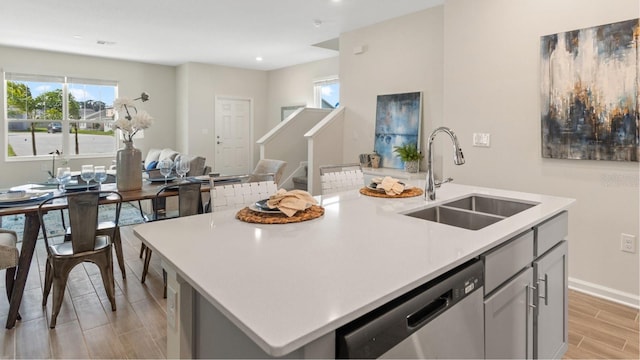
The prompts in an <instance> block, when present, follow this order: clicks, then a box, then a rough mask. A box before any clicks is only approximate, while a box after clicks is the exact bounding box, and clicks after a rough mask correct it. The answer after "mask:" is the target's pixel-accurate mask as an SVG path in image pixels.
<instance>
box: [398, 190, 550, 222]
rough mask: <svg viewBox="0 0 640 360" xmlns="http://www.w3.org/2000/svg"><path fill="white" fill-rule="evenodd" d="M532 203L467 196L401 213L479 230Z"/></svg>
mask: <svg viewBox="0 0 640 360" xmlns="http://www.w3.org/2000/svg"><path fill="white" fill-rule="evenodd" d="M536 205H538V203H535V202H523V201H520V200H514V199H499V198H492V197H487V196H481V195H471V196H468V197H466V198H462V199H458V200H454V201H450V202H447V203H444V204H442V205H440V206H433V207H428V208H423V209H418V210H414V211H410V212H407V213H404V215H406V216H411V217H414V218H418V219H422V220H427V221H433V222H437V223H440V224H446V225H450V226H455V227H459V228H463V229H468V230H480V229H482V228H484V227H487V226H489V225H491V224H495V223H497V222H498V221H500V220H502V219H505V218H507V217H509V216H512V215H515V214H517V213H519V212H521V211H524V210H526V209H529V208H531V207H533V206H536Z"/></svg>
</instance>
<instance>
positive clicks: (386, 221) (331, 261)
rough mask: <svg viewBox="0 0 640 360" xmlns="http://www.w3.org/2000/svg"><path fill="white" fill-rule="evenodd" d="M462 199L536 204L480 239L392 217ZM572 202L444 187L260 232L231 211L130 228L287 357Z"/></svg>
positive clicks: (344, 204) (336, 204)
mask: <svg viewBox="0 0 640 360" xmlns="http://www.w3.org/2000/svg"><path fill="white" fill-rule="evenodd" d="M469 194H487V195H491V196H498V197H506V198H514V199H521V200H526V201H532V202H539V203H540V204H539V205H537V206H534V207H532V208H530V209H527V210H525V211H523V212H521V213H519V214H516V215H513V216H511V217H509V218H507V219H504V220H502V221H499V222H497V223H495V224H493V225H490V226H488V227H485V228H483V229H480V230H477V231H471V230H465V229H461V228H456V227H451V226H448V225H443V224H438V223H434V222H430V221H424V220H420V219H415V218H412V217H408V216H404V215H401V214H399V213H400V212H405V211H407V210H410V209H414V208H419V207H425V206H431V205H433V204H436V203H441V202H444V201H448V200H451V199H457V198H462V197H464V196H466V195H469ZM572 203H573V200H572V199H567V198H560V197H554V196H545V195H537V194H529V193H521V192H513V191H505V190H496V189H488V188H480V187H473V186H465V185H459V184H445V185H443V186H442V187H441V188H439V189H438V190H437V200H435V201H430V202H429V201H426V200H425V199H424V196H419V197H414V198H406V199H384V198H374V197H368V196H364V195H361V194H359V193H358V192H357V191H351V192H348V193H341V194H340V195H339V196H327V197H325V198H324V199H322V201H321V205H322V206H323V207H324V208H325V214H324V216H323V217H321V218H318V219H315V220H311V221H306V222H301V223H295V224H284V225H261V224H250V223H245V222H241V221H239V220H236V219H235V214H236V210H228V211H221V212H216V213H212V214H203V215H197V216H190V217H184V218H179V219H174V220H166V221H160V222H154V223H148V224H144V225H139V226H136V227H135V228H134V232H135V234H136V235H137V236H138V237H139V238H141V239H142V240H143V241H144V242H145V243H146V244H147V245H148V246H150V247H151V248H152V249H153V251H154V252H155V253H159V254H161V256H162V257H163V258H164V260H165V261H166V262H167V263H168V264H171V266H173V267H174V268H175V269H176V270H177V272H178V273H179V274H180V276H181V277H183V278H185V279H186V280H187V281H188V282H189V283H190V285H191V286H193V287H194V288H195V289H196V290H197V291H198V292H199V293H200V294H202V296H203V297H205V298H206V299H207V300H208V301H210V302H211V303H212V304H213V305H214V306H215V307H216V308H217V309H218V310H219V311H221V312H222V313H223V314H225V315H226V316H227V317H228V318H229V319H230V320H231V321H232V322H233V323H234V324H235V325H236V326H238V327H239V328H240V329H242V331H244V332H245V334H246V335H247V336H249V337H250V338H251V339H252V340H253V341H255V342H256V343H257V344H258V345H259V346H260V347H261V348H262V349H263V350H264V351H265V352H267V353H268V354H271V355H274V356H281V355H284V354H287V353H289V352H291V351H293V350H295V349H297V348H300V347H302V346H304V345H305V344H307V343H309V342H311V341H313V340H315V339H317V338H319V337H320V336H322V335H324V334H327V333H329V332H331V331H333V330H335V329H336V328H338V327H340V326H342V325H344V324H346V323H348V322H350V321H351V320H354V319H356V318H357V317H359V316H361V315H363V314H365V313H367V312H368V311H370V310H372V309H375V308H376V307H378V306H380V305H382V304H384V303H386V302H387V301H389V300H391V299H393V298H395V297H397V296H399V295H401V294H403V293H405V292H407V291H408V290H411V289H413V288H415V287H416V286H418V285H420V284H423V283H425V282H427V281H429V280H431V279H433V278H435V277H436V276H438V275H440V274H442V273H444V272H446V271H448V270H450V269H452V268H454V267H456V266H457V265H460V264H462V263H464V262H465V261H467V260H469V259H471V258H473V257H476V256H478V255H480V254H482V253H483V252H485V251H486V250H489V249H491V248H493V247H495V246H496V245H498V244H500V243H501V242H503V241H505V240H508V239H509V238H511V237H513V236H514V235H516V234H518V233H520V232H522V231H524V230H525V229H528V228H531V227H532V226H533V225H534V224H536V223H538V222H540V221H541V220H544V219H547V218H550V217H552V216H553V215H555V214H557V213H559V212H560V211H562V210H565V209H567V208H568V207H569V206H570V205H571V204H572Z"/></svg>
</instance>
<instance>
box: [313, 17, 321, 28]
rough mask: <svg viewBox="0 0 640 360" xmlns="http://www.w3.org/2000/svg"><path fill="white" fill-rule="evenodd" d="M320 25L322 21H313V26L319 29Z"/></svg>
mask: <svg viewBox="0 0 640 360" xmlns="http://www.w3.org/2000/svg"><path fill="white" fill-rule="evenodd" d="M320 25H322V20H320V19H313V26H315V27H317V28H319V27H320Z"/></svg>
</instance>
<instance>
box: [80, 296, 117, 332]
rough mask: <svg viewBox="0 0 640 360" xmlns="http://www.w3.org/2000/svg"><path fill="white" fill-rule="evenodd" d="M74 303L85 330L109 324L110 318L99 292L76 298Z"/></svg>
mask: <svg viewBox="0 0 640 360" xmlns="http://www.w3.org/2000/svg"><path fill="white" fill-rule="evenodd" d="M73 305H74V306H75V308H76V314H77V315H78V321H79V322H80V327H81V328H82V329H83V330H84V331H86V330H89V329H93V328H96V327H100V326H103V325H108V324H109V319H108V318H107V315H106V314H105V310H104V308H103V307H102V303H101V302H100V299H99V298H98V295H97V294H95V293H94V294H88V295H83V296H80V297H77V298H74V299H73ZM109 310H110V309H109Z"/></svg>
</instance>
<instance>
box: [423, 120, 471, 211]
mask: <svg viewBox="0 0 640 360" xmlns="http://www.w3.org/2000/svg"><path fill="white" fill-rule="evenodd" d="M439 132H443V133H446V134H447V135H449V137H450V138H451V141H452V142H453V163H454V164H456V165H462V164H464V155H462V149H461V148H460V144H459V143H458V138H457V137H456V134H454V133H453V131H451V129H449V128H448V127H444V126H442V127H439V128H437V129H435V130H433V132H431V135H429V143H428V145H427V184H426V185H425V188H424V196H425V198H427V197H428V199H429V200H435V199H436V183H435V181H434V179H433V151H432V150H431V147H432V145H433V140H434V139H435V137H436V135H437V134H438V133H439ZM449 181H450V180H449Z"/></svg>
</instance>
